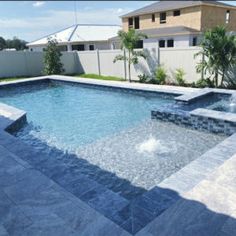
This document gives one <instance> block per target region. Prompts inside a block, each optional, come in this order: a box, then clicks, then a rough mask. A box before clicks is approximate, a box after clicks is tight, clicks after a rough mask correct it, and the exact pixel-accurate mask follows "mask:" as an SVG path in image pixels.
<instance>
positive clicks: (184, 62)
mask: <svg viewBox="0 0 236 236" xmlns="http://www.w3.org/2000/svg"><path fill="white" fill-rule="evenodd" d="M197 52H199V48H196V47H187V48H186V47H185V48H161V49H160V64H161V65H163V66H164V67H165V68H166V69H167V71H168V75H169V76H170V78H172V79H173V78H174V72H175V70H176V69H178V68H182V69H183V70H184V72H185V73H186V74H185V77H184V78H185V80H186V81H187V82H189V83H191V82H194V81H197V80H198V79H200V78H201V74H197V73H196V65H197V63H198V62H199V60H200V58H201V57H197V58H195V59H194V55H195V54H196V53H197Z"/></svg>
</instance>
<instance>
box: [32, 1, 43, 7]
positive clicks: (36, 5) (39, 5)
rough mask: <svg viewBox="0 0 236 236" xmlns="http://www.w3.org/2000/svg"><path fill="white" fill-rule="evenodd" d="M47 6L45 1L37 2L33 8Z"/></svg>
mask: <svg viewBox="0 0 236 236" xmlns="http://www.w3.org/2000/svg"><path fill="white" fill-rule="evenodd" d="M44 4H45V2H43V1H37V2H34V3H33V7H42V6H43V5H44Z"/></svg>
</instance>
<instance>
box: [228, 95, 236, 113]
mask: <svg viewBox="0 0 236 236" xmlns="http://www.w3.org/2000/svg"><path fill="white" fill-rule="evenodd" d="M229 109H230V112H235V111H236V93H233V94H232V95H231V97H230V100H229Z"/></svg>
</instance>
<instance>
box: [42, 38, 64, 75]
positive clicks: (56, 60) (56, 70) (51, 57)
mask: <svg viewBox="0 0 236 236" xmlns="http://www.w3.org/2000/svg"><path fill="white" fill-rule="evenodd" d="M61 55H62V54H61V52H60V50H59V48H58V47H57V41H56V40H51V39H49V41H48V44H47V47H46V49H45V54H44V73H45V74H46V75H52V74H61V73H62V72H63V71H64V69H63V64H62V63H61V59H60V58H61Z"/></svg>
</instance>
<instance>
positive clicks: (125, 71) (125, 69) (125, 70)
mask: <svg viewBox="0 0 236 236" xmlns="http://www.w3.org/2000/svg"><path fill="white" fill-rule="evenodd" d="M124 74H125V80H127V68H126V52H125V49H124Z"/></svg>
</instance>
